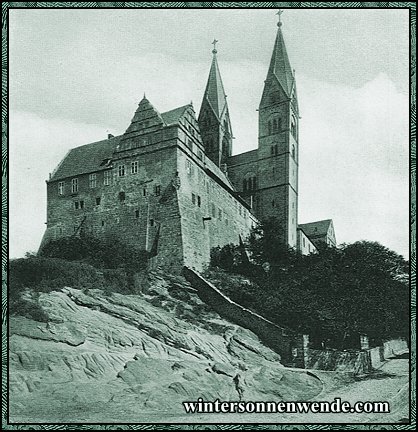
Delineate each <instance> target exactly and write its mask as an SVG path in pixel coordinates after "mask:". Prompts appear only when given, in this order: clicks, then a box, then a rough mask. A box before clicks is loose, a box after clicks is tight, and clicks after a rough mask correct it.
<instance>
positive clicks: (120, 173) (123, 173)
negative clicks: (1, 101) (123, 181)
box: [118, 165, 125, 177]
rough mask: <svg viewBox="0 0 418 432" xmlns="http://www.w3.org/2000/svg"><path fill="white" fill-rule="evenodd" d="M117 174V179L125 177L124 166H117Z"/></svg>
mask: <svg viewBox="0 0 418 432" xmlns="http://www.w3.org/2000/svg"><path fill="white" fill-rule="evenodd" d="M118 174H119V177H124V176H125V165H119V167H118Z"/></svg>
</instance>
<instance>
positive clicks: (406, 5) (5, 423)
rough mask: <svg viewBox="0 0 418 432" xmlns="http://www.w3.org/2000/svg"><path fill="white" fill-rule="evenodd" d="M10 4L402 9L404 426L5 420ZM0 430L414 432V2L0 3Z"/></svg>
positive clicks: (13, 6) (60, 6) (96, 6)
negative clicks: (406, 278)
mask: <svg viewBox="0 0 418 432" xmlns="http://www.w3.org/2000/svg"><path fill="white" fill-rule="evenodd" d="M10 8H27V9H28V8H81V9H91V8H248V9H249V8H266V9H268V8H305V9H306V8H403V9H409V31H410V33H409V34H410V50H409V55H410V63H409V65H410V87H409V88H410V118H409V119H410V153H409V158H410V165H409V167H410V184H409V186H410V201H409V204H410V237H409V240H410V249H409V257H410V262H411V273H410V289H411V295H410V300H411V305H410V306H411V322H410V329H411V332H410V335H411V344H410V347H411V364H410V378H411V381H410V384H411V385H410V418H411V423H410V424H369V423H367V424H364V423H363V424H357V423H356V424H332V425H327V424H310V425H309V424H306V425H303V424H258V425H257V424H251V425H249V424H247V425H246V424H219V425H216V424H203V425H199V424H173V425H170V424H121V425H117V424H85V425H82V424H78V423H76V424H75V423H72V424H45V425H42V424H10V423H9V419H8V407H9V403H8V402H9V401H8V338H7V335H8V303H7V287H8V278H7V263H8V202H9V194H8V192H9V187H8V186H9V175H8V174H9V172H8V145H9V143H8V132H7V131H8V106H9V105H8V103H9V95H8V84H9V79H8V78H9V74H8V72H9V71H8V53H9V44H8V42H9V41H8V17H9V9H10ZM1 318H2V347H1V348H2V349H1V353H2V365H3V368H2V411H1V412H2V429H3V430H56V429H59V430H382V429H387V430H415V425H416V6H415V3H413V2H243V3H240V2H231V3H229V2H199V3H198V2H196V3H195V2H156V3H152V2H4V3H2V311H1Z"/></svg>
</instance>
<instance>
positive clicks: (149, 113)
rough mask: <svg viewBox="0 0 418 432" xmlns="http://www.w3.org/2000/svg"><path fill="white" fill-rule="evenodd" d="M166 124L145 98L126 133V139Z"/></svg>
mask: <svg viewBox="0 0 418 432" xmlns="http://www.w3.org/2000/svg"><path fill="white" fill-rule="evenodd" d="M163 124H164V122H163V119H162V117H161V114H160V113H159V112H158V111H157V110H156V109H155V108H154V107H153V105H152V104H151V102H150V101H149V100H148V99H147V98H146V97H145V95H144V97H143V98H142V100H141V102H139V104H138V108H137V110H136V111H135V114H134V116H133V118H132V120H131V124H130V125H129V126H128V129H126V131H125V137H124V138H129V137H132V136H135V135H137V134H141V133H143V132H144V130H145V128H149V127H158V126H162V125H163Z"/></svg>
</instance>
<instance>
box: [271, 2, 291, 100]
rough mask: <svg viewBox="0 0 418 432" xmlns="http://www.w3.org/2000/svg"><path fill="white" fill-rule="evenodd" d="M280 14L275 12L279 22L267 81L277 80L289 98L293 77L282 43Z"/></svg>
mask: <svg viewBox="0 0 418 432" xmlns="http://www.w3.org/2000/svg"><path fill="white" fill-rule="evenodd" d="M282 13H283V11H282V10H279V12H277V15H279V22H278V23H277V26H278V29H277V36H276V41H275V43H274V48H273V54H272V56H271V61H270V67H269V71H268V74H267V80H268V79H269V78H275V79H277V81H278V82H279V84H280V86H281V87H282V89H283V91H284V92H285V93H286V95H287V96H289V97H290V96H291V92H292V87H293V81H294V76H293V72H292V68H291V66H290V61H289V57H288V55H287V51H286V45H285V43H284V38H283V33H282V24H283V23H282V21H281V14H282Z"/></svg>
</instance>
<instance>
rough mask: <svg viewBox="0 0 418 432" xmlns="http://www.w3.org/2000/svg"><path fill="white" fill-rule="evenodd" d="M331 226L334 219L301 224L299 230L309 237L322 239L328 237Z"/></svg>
mask: <svg viewBox="0 0 418 432" xmlns="http://www.w3.org/2000/svg"><path fill="white" fill-rule="evenodd" d="M330 225H332V219H325V220H321V221H316V222H309V223H306V224H300V225H299V228H301V229H302V230H303V232H304V233H305V234H306V235H307V236H308V237H322V236H325V235H327V233H328V229H329V227H330Z"/></svg>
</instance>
